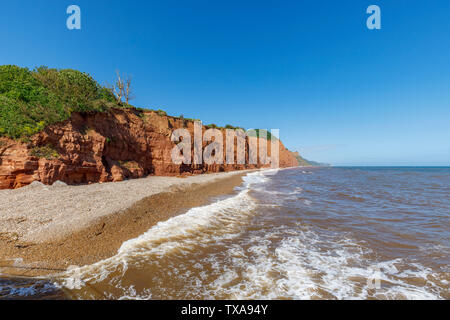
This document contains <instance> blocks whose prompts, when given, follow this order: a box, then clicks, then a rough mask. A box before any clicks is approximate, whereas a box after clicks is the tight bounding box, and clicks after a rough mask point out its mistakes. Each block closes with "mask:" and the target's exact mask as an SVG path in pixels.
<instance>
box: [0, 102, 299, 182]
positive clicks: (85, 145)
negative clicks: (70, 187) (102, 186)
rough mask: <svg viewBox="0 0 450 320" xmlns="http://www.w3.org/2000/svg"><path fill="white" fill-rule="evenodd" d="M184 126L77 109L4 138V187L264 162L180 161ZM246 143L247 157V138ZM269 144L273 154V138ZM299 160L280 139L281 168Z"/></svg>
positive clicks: (0, 156) (149, 114)
mask: <svg viewBox="0 0 450 320" xmlns="http://www.w3.org/2000/svg"><path fill="white" fill-rule="evenodd" d="M179 128H186V129H187V130H188V131H189V132H190V133H191V135H192V136H193V132H194V122H192V121H189V120H185V119H180V118H174V117H169V116H161V115H158V114H157V113H156V112H154V111H144V112H143V111H139V110H135V109H111V110H109V111H108V112H103V113H102V112H93V113H74V114H73V115H72V116H71V117H70V119H68V120H66V121H64V122H62V123H59V124H55V125H51V126H49V127H47V128H46V129H45V130H44V131H42V132H40V133H38V134H35V135H34V136H32V137H31V138H30V140H29V141H27V142H22V141H17V140H12V139H8V138H0V189H15V188H20V187H23V186H25V185H28V184H30V183H32V182H33V181H40V182H42V183H44V184H52V183H53V182H55V181H57V180H60V181H63V182H66V183H68V184H84V183H95V182H107V181H121V180H124V179H129V178H140V177H144V176H147V175H159V176H179V175H191V174H201V173H208V172H224V171H232V170H242V169H253V168H260V167H263V165H261V164H260V163H259V162H258V164H256V165H250V164H246V165H238V164H233V165H229V164H223V165H222V164H213V165H207V164H201V165H194V164H191V165H186V164H181V165H176V164H174V163H173V162H172V158H171V152H172V149H173V147H174V146H175V144H174V142H172V141H171V139H170V138H171V134H172V132H173V130H175V129H179ZM203 130H206V128H205V127H203ZM224 136H225V133H224ZM192 140H193V139H192ZM235 143H236V142H235ZM224 144H225V143H224ZM246 144H247V146H246V158H247V160H248V139H247V141H246ZM204 146H206V143H204V144H203V147H204ZM224 148H226V146H225V145H224ZM268 149H269V154H270V143H268ZM224 153H225V152H224ZM235 153H236V151H235ZM246 163H248V161H247V162H246ZM297 165H298V161H297V159H296V158H295V156H294V155H293V154H292V153H291V152H290V151H288V150H287V149H286V148H285V147H284V146H283V144H282V143H281V142H280V167H291V166H297Z"/></svg>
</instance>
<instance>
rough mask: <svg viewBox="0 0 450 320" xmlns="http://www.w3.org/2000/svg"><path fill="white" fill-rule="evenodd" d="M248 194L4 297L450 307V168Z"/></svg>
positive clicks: (246, 188)
mask: <svg viewBox="0 0 450 320" xmlns="http://www.w3.org/2000/svg"><path fill="white" fill-rule="evenodd" d="M244 180H245V183H244V185H243V186H242V187H240V188H239V190H237V193H236V195H233V196H231V197H227V198H223V199H217V201H216V202H214V203H213V204H211V205H208V206H204V207H199V208H193V209H191V210H189V211H188V212H187V213H186V214H183V215H180V216H176V217H173V218H171V219H169V220H168V221H165V222H161V223H159V224H157V225H156V226H154V227H152V228H151V229H150V230H148V231H147V232H146V233H145V234H143V235H141V236H140V237H138V238H136V239H133V240H130V241H127V242H125V243H124V244H123V245H122V247H121V248H120V250H119V252H118V253H117V255H116V256H114V257H112V258H110V259H107V260H103V261H101V262H99V263H96V264H94V265H90V266H85V267H82V268H75V269H72V270H70V271H69V272H67V273H66V274H64V275H63V276H62V277H61V278H59V279H55V280H52V281H51V282H47V283H43V282H36V281H35V282H30V283H27V284H26V285H25V284H23V282H22V285H21V284H20V283H18V282H14V281H10V282H9V283H7V284H6V283H4V282H3V283H1V282H0V295H2V294H3V297H20V296H22V297H25V296H26V297H40V298H45V297H47V298H59V297H60V296H58V294H57V293H55V292H58V291H57V288H63V289H64V292H65V293H66V296H68V297H70V298H75V299H91V298H96V299H449V298H450V294H449V281H450V268H449V264H450V258H449V248H450V239H449V237H450V230H449V227H450V223H449V215H450V197H449V196H448V195H449V194H450V168H296V169H289V170H280V171H277V172H276V171H270V172H256V173H251V174H249V175H248V176H247V177H245V179H244Z"/></svg>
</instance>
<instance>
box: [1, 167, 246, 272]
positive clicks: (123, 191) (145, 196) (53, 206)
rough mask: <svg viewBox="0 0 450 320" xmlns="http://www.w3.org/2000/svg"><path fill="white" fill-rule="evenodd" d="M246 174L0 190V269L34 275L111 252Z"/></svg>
mask: <svg viewBox="0 0 450 320" xmlns="http://www.w3.org/2000/svg"><path fill="white" fill-rule="evenodd" d="M245 174H246V171H236V172H229V173H215V174H206V175H197V176H191V177H187V178H174V177H148V178H143V179H136V180H127V181H123V182H116V183H104V184H92V185H82V186H66V185H64V184H59V183H56V184H54V185H53V186H44V185H41V184H39V183H34V184H32V185H30V186H27V187H24V188H21V189H18V190H2V191H0V274H8V275H21V276H36V275H46V274H52V273H59V272H61V271H63V270H66V269H67V268H68V267H69V266H71V265H78V266H81V265H86V264H92V263H94V262H97V261H99V260H102V259H105V258H108V257H110V256H113V255H114V254H115V253H116V252H117V250H118V249H119V248H120V246H121V244H122V243H123V242H124V241H126V240H129V239H132V238H135V237H137V236H139V235H140V234H142V233H144V232H145V231H147V230H148V229H149V228H150V227H151V226H153V225H155V224H156V223H157V222H159V221H164V220H167V219H169V218H170V217H172V216H174V215H177V214H181V213H184V212H186V211H187V210H188V209H189V208H192V207H195V206H200V205H205V204H207V203H209V202H211V201H212V200H213V199H214V197H217V196H220V195H225V194H231V193H233V192H234V188H235V187H236V186H238V185H240V184H241V183H242V176H243V175H245Z"/></svg>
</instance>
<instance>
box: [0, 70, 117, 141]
mask: <svg viewBox="0 0 450 320" xmlns="http://www.w3.org/2000/svg"><path fill="white" fill-rule="evenodd" d="M116 106H117V103H116V102H115V98H114V95H113V94H112V93H111V91H110V90H109V89H107V88H105V87H102V86H100V85H99V84H98V83H97V82H96V81H95V80H94V79H93V78H92V77H91V76H90V75H88V74H86V73H83V72H80V71H76V70H71V69H65V70H57V69H49V68H47V67H39V68H36V69H34V70H29V69H27V68H21V67H18V66H13V65H4V66H0V136H8V137H10V138H20V137H26V136H30V135H33V134H34V133H37V132H39V131H41V130H43V129H44V128H45V127H46V126H48V125H50V124H52V123H56V122H59V121H63V120H66V119H68V118H69V117H70V115H71V113H72V112H88V111H105V110H106V109H108V108H110V107H116Z"/></svg>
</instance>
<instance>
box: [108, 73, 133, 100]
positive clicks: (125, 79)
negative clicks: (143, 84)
mask: <svg viewBox="0 0 450 320" xmlns="http://www.w3.org/2000/svg"><path fill="white" fill-rule="evenodd" d="M116 75H117V79H116V82H115V83H114V85H113V87H112V92H113V93H114V96H115V97H116V100H117V103H118V104H122V103H123V102H122V99H125V103H126V104H128V103H129V102H130V100H132V99H134V97H133V96H132V90H131V80H132V77H131V76H128V75H123V76H122V75H121V74H120V72H119V71H118V70H117V71H116Z"/></svg>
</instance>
